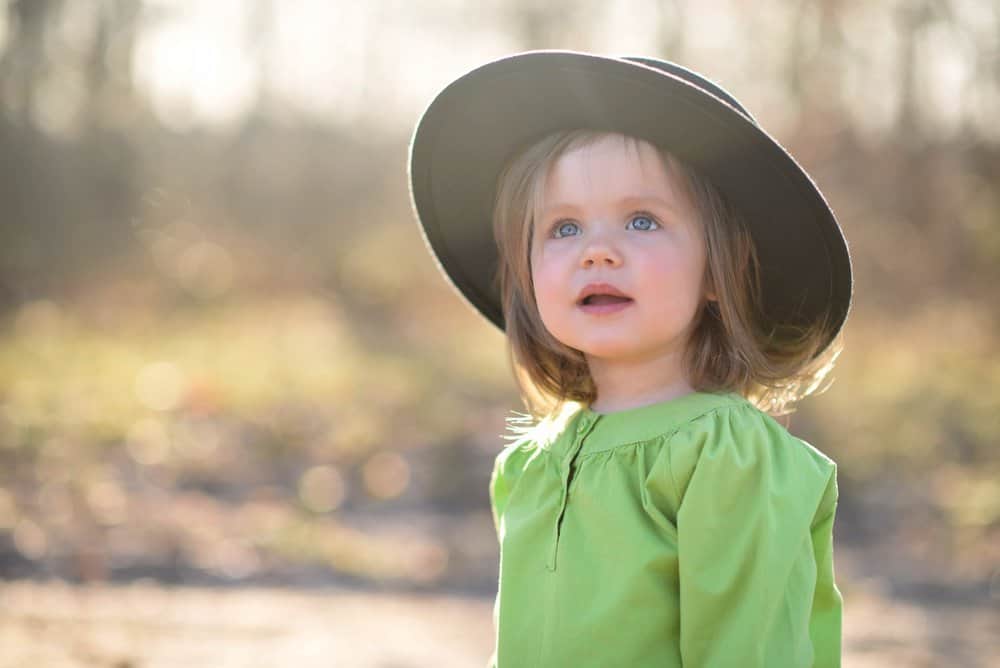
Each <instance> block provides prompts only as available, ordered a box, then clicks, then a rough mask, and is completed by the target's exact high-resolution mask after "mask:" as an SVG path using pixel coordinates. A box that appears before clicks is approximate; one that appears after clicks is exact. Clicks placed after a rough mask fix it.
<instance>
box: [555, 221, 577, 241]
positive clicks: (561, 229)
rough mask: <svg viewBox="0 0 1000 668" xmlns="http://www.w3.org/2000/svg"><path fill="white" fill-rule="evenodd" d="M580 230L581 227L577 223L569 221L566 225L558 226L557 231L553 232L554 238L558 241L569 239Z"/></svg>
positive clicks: (560, 224)
mask: <svg viewBox="0 0 1000 668" xmlns="http://www.w3.org/2000/svg"><path fill="white" fill-rule="evenodd" d="M579 229H580V226H579V225H577V224H576V223H571V222H569V221H566V222H564V223H559V224H558V225H556V228H555V230H553V232H552V236H554V237H555V238H556V239H560V238H562V237H568V236H570V235H573V234H576V233H577V230H579Z"/></svg>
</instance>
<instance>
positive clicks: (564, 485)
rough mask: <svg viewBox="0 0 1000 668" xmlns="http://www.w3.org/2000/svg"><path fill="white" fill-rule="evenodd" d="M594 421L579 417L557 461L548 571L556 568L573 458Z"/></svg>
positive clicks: (593, 417) (546, 565)
mask: <svg viewBox="0 0 1000 668" xmlns="http://www.w3.org/2000/svg"><path fill="white" fill-rule="evenodd" d="M596 422H597V417H596V416H590V415H584V416H581V417H580V419H579V420H578V421H577V424H576V429H575V430H574V434H573V441H572V443H571V444H570V447H569V449H568V450H567V452H566V453H565V454H564V455H563V457H562V461H560V462H559V478H560V493H559V512H557V513H556V519H555V522H554V523H553V526H552V547H551V549H550V550H549V555H548V559H547V560H546V563H545V568H546V569H547V570H549V571H554V570H556V555H557V554H558V552H559V532H560V529H561V528H562V521H563V515H564V514H565V512H566V500H567V498H568V497H569V484H570V479H569V478H570V473H571V472H572V470H573V460H574V459H575V458H576V455H577V453H579V451H580V448H581V446H582V445H583V441H584V439H585V438H587V434H589V433H590V430H591V429H593V427H594V424H595V423H596Z"/></svg>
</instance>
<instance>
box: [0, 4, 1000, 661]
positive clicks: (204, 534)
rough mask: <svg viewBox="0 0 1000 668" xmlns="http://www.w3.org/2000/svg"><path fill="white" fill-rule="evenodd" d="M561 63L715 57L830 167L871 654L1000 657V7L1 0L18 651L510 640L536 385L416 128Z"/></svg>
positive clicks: (273, 651)
mask: <svg viewBox="0 0 1000 668" xmlns="http://www.w3.org/2000/svg"><path fill="white" fill-rule="evenodd" d="M535 48H569V49H576V50H590V51H596V52H599V53H607V54H619V55H621V54H649V55H655V56H660V57H666V58H669V59H672V60H676V61H679V62H681V63H682V64H685V65H687V66H689V67H692V68H694V69H697V70H699V71H702V72H704V73H705V74H707V75H708V76H710V77H711V78H713V79H715V80H716V81H718V82H720V83H721V84H722V85H723V86H724V87H726V88H727V89H728V90H730V91H731V92H733V93H734V94H735V95H736V97H737V98H739V99H740V100H741V101H742V102H743V103H744V104H745V105H746V106H747V108H748V109H749V110H750V111H751V113H753V114H754V115H755V117H756V118H757V119H758V121H759V122H760V123H761V124H762V125H763V127H764V128H766V129H767V130H768V131H769V132H770V133H771V134H772V135H773V136H774V137H776V138H777V139H778V140H779V141H780V142H781V143H782V144H783V145H785V146H786V147H787V148H788V149H789V150H790V151H791V152H792V153H793V155H795V156H796V157H797V159H798V160H799V161H800V163H801V164H802V165H803V166H804V167H805V168H806V169H807V170H808V171H809V172H810V173H811V174H812V175H813V177H814V178H815V180H816V181H817V183H818V184H819V186H820V187H821V188H822V189H823V191H824V193H825V194H826V195H827V197H828V199H829V201H830V203H831V205H832V206H833V208H834V210H835V211H836V212H837V215H838V218H839V220H840V222H841V225H842V227H843V229H844V231H845V234H846V236H847V238H848V241H849V243H850V247H851V251H852V257H853V262H854V270H855V280H856V296H855V305H854V307H853V311H852V313H851V316H850V319H849V321H848V324H847V327H846V335H845V340H846V350H845V352H844V353H843V355H842V356H841V358H840V361H839V365H838V367H837V370H836V371H835V374H834V375H835V381H834V383H833V385H832V387H831V388H830V389H829V391H828V392H826V393H825V394H823V395H821V396H819V397H817V398H812V399H809V400H807V401H805V402H804V403H803V404H802V406H801V408H800V409H799V411H798V412H797V413H796V414H795V415H794V416H793V417H792V420H791V425H790V429H791V431H792V432H793V433H795V434H796V435H798V436H800V437H802V438H805V439H806V440H808V441H809V442H811V443H813V444H814V445H816V446H817V447H818V448H819V449H820V450H822V451H824V452H825V453H827V454H828V455H830V456H831V457H832V458H834V459H835V460H836V461H837V462H838V463H839V481H840V505H839V510H838V519H837V524H836V528H835V540H836V546H835V557H836V569H837V578H838V584H839V586H840V588H841V590H842V592H843V593H844V597H845V620H844V626H845V640H844V646H845V665H849V666H869V665H870V666H940V665H948V666H986V665H997V664H995V663H993V661H997V660H998V659H1000V452H998V444H997V442H998V438H1000V356H998V350H1000V328H998V321H1000V294H998V290H997V287H996V286H997V284H998V282H1000V6H998V5H997V4H996V3H995V2H993V1H992V0H896V1H893V0H881V1H878V2H871V1H865V2H861V1H859V0H816V1H814V2H801V1H800V2H792V1H790V0H789V1H785V2H780V1H778V0H763V1H760V2H754V3H744V2H737V1H736V0H728V1H727V0H702V1H700V2H693V1H683V0H676V1H669V0H659V1H656V0H621V1H620V2H616V3H606V2H596V1H594V0H583V1H580V2H568V1H566V0H548V1H543V0H510V1H504V2H502V1H500V0H490V1H484V2H462V1H461V0H423V1H422V2H403V1H400V0H372V1H370V2H365V3H362V2H335V1H331V0H288V1H286V2H277V1H276V0H214V1H213V2H195V1H194V0H191V1H182V0H173V1H170V0H90V1H83V0H0V666H49V665H52V666H84V665H86V666H91V665H95V666H96V665H102V666H103V665H107V666H159V665H181V664H183V665H213V666H221V665H234V666H246V665H254V666H257V665H260V666H269V665H277V664H279V663H280V664H281V665H337V666H383V667H390V666H392V667H403V666H479V665H485V662H486V660H487V658H488V655H489V652H490V651H491V649H492V604H493V596H494V595H495V593H496V573H497V559H498V551H497V545H496V536H495V533H494V527H493V524H492V519H491V516H490V511H489V498H488V492H487V482H488V478H489V474H490V470H491V467H492V462H493V458H494V457H495V456H496V454H497V452H499V450H500V448H501V447H502V445H503V442H502V439H501V438H500V434H501V433H502V432H503V430H504V417H505V416H507V415H508V414H509V411H510V410H512V409H513V410H522V409H523V406H522V405H521V403H520V401H519V399H518V395H517V392H516V389H515V386H514V383H513V380H512V378H511V376H510V373H509V370H508V367H507V361H506V357H505V352H504V348H503V339H502V336H501V334H500V333H499V332H498V331H496V330H495V329H494V328H493V327H492V325H490V324H489V323H487V322H486V321H485V320H483V319H481V318H480V317H479V316H478V315H476V314H475V313H474V312H473V311H472V310H471V309H470V308H469V307H467V306H466V305H465V304H464V303H463V302H462V301H461V300H459V299H458V298H457V296H456V293H455V292H454V291H453V290H452V289H451V288H450V287H449V286H448V285H447V284H446V283H445V282H444V280H443V278H442V277H441V276H440V275H439V274H438V271H437V269H436V267H435V265H434V263H433V261H432V259H431V257H430V255H429V254H428V253H427V252H426V250H425V248H424V245H423V242H422V240H421V238H420V235H419V232H418V229H417V225H416V224H415V222H414V219H413V216H412V214H411V211H410V204H409V196H408V192H407V181H406V158H407V144H408V141H409V137H410V133H411V132H412V129H413V126H414V124H415V122H416V120H417V118H418V117H419V115H420V113H421V111H422V110H423V108H424V106H425V105H426V104H427V103H428V102H429V101H430V99H431V98H432V97H433V95H434V94H435V93H436V92H437V91H438V90H439V89H440V88H441V87H442V86H444V85H445V84H446V83H448V82H450V81H451V80H452V79H454V78H455V77H457V76H459V75H460V74H462V73H464V72H465V71H467V70H468V69H470V68H472V67H474V66H476V65H478V64H480V63H482V62H484V61H486V60H489V59H493V58H497V57H500V56H503V55H506V54H508V53H511V52H515V51H519V50H525V49H535Z"/></svg>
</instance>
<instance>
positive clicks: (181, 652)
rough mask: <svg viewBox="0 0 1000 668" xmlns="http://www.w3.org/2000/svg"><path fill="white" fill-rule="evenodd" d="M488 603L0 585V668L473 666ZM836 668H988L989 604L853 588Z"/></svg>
mask: <svg viewBox="0 0 1000 668" xmlns="http://www.w3.org/2000/svg"><path fill="white" fill-rule="evenodd" d="M492 606H493V601H492V598H491V597H482V596H479V597H464V596H448V595H418V594H397V593H380V592H359V591H354V590H344V589H333V588H323V589H316V590H309V591H294V590H282V589H250V588H235V589H225V588H196V587H164V586H161V585H157V584H154V583H138V584H130V585H100V586H71V585H67V584H63V583H40V582H28V581H19V582H8V583H4V584H2V585H0V668H14V667H17V668H36V667H37V668H48V667H53V668H56V667H58V668H63V667H65V668H76V667H83V666H87V667H90V666H105V667H108V668H139V667H142V668H167V667H171V668H173V667H180V666H184V667H185V668H188V667H191V666H211V667H213V668H223V667H228V666H232V667H240V668H242V667H257V666H260V667H265V666H268V667H270V666H296V667H302V668H308V667H311V666H317V667H318V666H324V667H330V666H336V667H346V668H425V667H434V668H452V667H454V668H459V667H461V668H465V667H469V666H471V667H474V668H476V667H483V666H485V665H486V661H487V658H488V657H489V653H490V651H491V649H492V642H493V635H492V634H493V629H492ZM844 665H845V666H849V667H857V668H868V667H883V666H888V667H891V668H896V667H902V666H914V667H924V666H928V667H929V666H948V667H949V668H961V667H964V666H970V667H980V666H982V667H984V668H985V667H986V666H997V665H1000V614H998V609H997V607H996V606H993V607H989V606H987V607H985V608H984V607H983V606H969V605H964V604H955V603H951V604H947V605H938V606H935V607H933V608H931V607H928V606H926V605H921V604H918V603H907V602H903V601H900V600H893V599H889V598H886V597H884V596H882V595H881V594H880V592H879V589H878V587H877V586H874V585H871V586H869V585H866V584H865V583H856V584H854V585H852V587H851V589H850V595H849V596H847V595H846V594H845V619H844Z"/></svg>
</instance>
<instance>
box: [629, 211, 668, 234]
mask: <svg viewBox="0 0 1000 668" xmlns="http://www.w3.org/2000/svg"><path fill="white" fill-rule="evenodd" d="M625 227H626V229H629V230H642V231H647V230H655V229H658V228H659V227H660V224H659V223H658V222H656V221H655V220H653V219H652V218H651V217H649V216H647V215H645V214H640V215H638V216H634V217H633V218H632V219H631V220H630V221H628V224H627V225H625Z"/></svg>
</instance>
